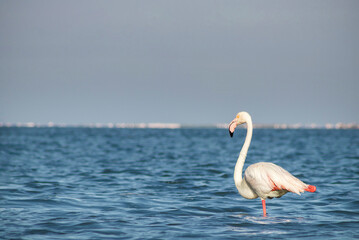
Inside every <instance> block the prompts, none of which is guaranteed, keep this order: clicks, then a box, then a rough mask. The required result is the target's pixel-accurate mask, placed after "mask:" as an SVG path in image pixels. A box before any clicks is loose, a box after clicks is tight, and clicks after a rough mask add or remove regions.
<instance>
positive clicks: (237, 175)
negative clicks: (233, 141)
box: [234, 113, 253, 188]
mask: <svg viewBox="0 0 359 240" xmlns="http://www.w3.org/2000/svg"><path fill="white" fill-rule="evenodd" d="M245 120H246V123H247V135H246V140H245V141H244V144H243V147H242V149H241V152H240V153H239V156H238V159H237V163H236V167H235V168H234V183H235V184H236V186H237V188H238V187H239V186H240V185H241V182H242V170H243V165H244V161H245V160H246V157H247V152H248V148H249V145H250V144H251V140H252V132H253V125H252V118H251V116H250V115H249V114H248V113H246V115H245Z"/></svg>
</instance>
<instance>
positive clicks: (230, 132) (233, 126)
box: [228, 119, 237, 137]
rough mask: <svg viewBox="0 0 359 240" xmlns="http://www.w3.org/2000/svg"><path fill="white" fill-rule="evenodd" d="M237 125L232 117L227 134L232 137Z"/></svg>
mask: <svg viewBox="0 0 359 240" xmlns="http://www.w3.org/2000/svg"><path fill="white" fill-rule="evenodd" d="M236 127H237V121H236V119H234V120H233V121H232V122H231V123H230V124H229V126H228V131H229V136H231V137H233V133H234V129H236Z"/></svg>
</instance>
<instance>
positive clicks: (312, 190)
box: [304, 185, 317, 192]
mask: <svg viewBox="0 0 359 240" xmlns="http://www.w3.org/2000/svg"><path fill="white" fill-rule="evenodd" d="M316 190H317V187H316V186H313V185H308V187H307V188H306V189H304V191H307V192H315V191H316Z"/></svg>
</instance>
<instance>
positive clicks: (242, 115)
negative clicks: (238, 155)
mask: <svg viewBox="0 0 359 240" xmlns="http://www.w3.org/2000/svg"><path fill="white" fill-rule="evenodd" d="M247 115H248V113H246V112H239V113H238V114H237V115H236V118H235V119H233V121H232V122H231V123H230V124H229V126H228V130H229V135H230V136H231V137H233V133H234V130H235V129H236V127H237V126H238V125H241V124H243V123H246V122H247Z"/></svg>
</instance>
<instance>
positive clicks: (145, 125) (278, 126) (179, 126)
mask: <svg viewBox="0 0 359 240" xmlns="http://www.w3.org/2000/svg"><path fill="white" fill-rule="evenodd" d="M1 127H3V128H10V127H19V128H21V127H23V128H24V127H25V128H34V127H36V128H52V127H54V128H129V129H131V128H134V129H185V128H218V129H225V128H227V127H228V124H224V123H219V124H203V125H200V124H198V125H196V124H193V125H191V124H179V123H89V124H63V123H53V122H49V123H46V124H41V123H33V122H27V123H2V122H0V128H1ZM242 128H245V126H242ZM254 128H257V129H359V124H357V123H336V124H331V123H327V124H325V125H317V124H314V123H312V124H299V123H298V124H254Z"/></svg>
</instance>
